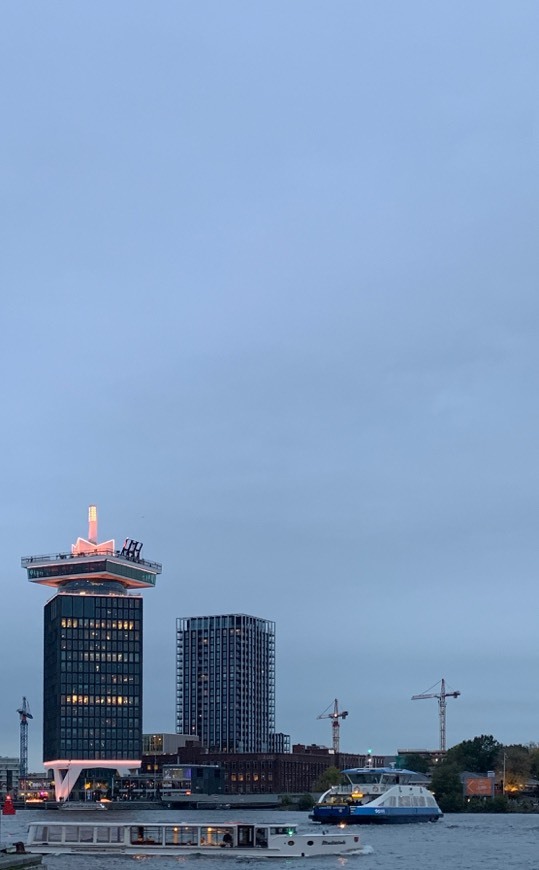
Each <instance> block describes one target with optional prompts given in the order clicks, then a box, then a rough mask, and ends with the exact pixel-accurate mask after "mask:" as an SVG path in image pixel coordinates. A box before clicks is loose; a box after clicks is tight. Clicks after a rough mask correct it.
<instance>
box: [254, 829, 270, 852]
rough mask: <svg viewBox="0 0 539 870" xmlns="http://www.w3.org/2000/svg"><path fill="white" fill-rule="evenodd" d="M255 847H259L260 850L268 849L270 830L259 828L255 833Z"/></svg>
mask: <svg viewBox="0 0 539 870" xmlns="http://www.w3.org/2000/svg"><path fill="white" fill-rule="evenodd" d="M255 846H258V847H259V848H260V849H267V847H268V829H267V828H257V829H256V831H255Z"/></svg>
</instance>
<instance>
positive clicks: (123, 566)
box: [21, 548, 162, 589]
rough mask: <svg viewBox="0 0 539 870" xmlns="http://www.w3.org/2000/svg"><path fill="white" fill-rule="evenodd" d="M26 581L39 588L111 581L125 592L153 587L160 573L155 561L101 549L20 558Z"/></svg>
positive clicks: (123, 552) (122, 552) (121, 551)
mask: <svg viewBox="0 0 539 870" xmlns="http://www.w3.org/2000/svg"><path fill="white" fill-rule="evenodd" d="M21 565H22V567H23V568H26V571H27V576H28V580H29V581H30V582H31V583H39V584H41V585H42V586H54V587H61V586H64V585H65V584H66V583H71V582H73V581H75V580H87V581H88V582H90V583H91V582H99V581H103V580H115V581H117V582H119V583H121V584H122V585H123V586H124V587H125V588H127V589H136V588H144V587H146V588H148V587H153V586H155V582H156V579H157V575H158V574H160V573H161V571H162V566H161V565H160V564H159V562H150V561H149V560H148V559H142V558H140V556H138V557H135V558H134V557H133V556H132V555H127V554H126V553H125V548H124V550H113V549H110V550H103V551H101V552H95V550H93V551H90V552H88V553H84V552H77V553H53V554H51V555H45V556H24V557H23V558H22V559H21Z"/></svg>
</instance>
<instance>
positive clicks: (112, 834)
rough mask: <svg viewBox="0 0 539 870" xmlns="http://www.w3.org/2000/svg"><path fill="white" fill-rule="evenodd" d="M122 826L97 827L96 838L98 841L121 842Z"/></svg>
mask: <svg viewBox="0 0 539 870" xmlns="http://www.w3.org/2000/svg"><path fill="white" fill-rule="evenodd" d="M121 834H122V828H117V827H115V826H114V825H112V826H110V827H109V826H108V825H105V826H104V827H102V828H101V827H99V828H96V840H97V842H98V843H121V841H122V839H123V838H122V836H121Z"/></svg>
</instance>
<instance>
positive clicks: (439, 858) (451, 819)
mask: <svg viewBox="0 0 539 870" xmlns="http://www.w3.org/2000/svg"><path fill="white" fill-rule="evenodd" d="M68 815H69V818H68V819H67V821H73V822H75V821H81V822H82V821H84V822H85V823H87V822H89V821H90V820H91V819H92V820H93V819H95V820H97V821H100V822H102V821H105V820H106V819H110V820H111V821H112V820H113V819H114V820H121V821H123V822H126V823H128V822H136V821H140V822H147V823H152V822H169V823H170V822H179V821H185V822H189V821H195V820H197V821H206V819H208V821H210V822H211V823H224V822H227V821H228V822H230V821H237V820H240V821H242V820H245V821H253V822H256V821H260V822H262V821H268V822H275V823H276V824H287V823H292V824H294V823H298V824H300V825H301V828H302V830H313V831H320V830H321V827H320V826H319V825H313V824H312V823H311V822H309V819H308V817H307V813H298V812H291V813H288V812H286V813H285V812H275V811H268V810H266V811H249V812H246V811H244V812H237V811H234V810H226V811H216V810H215V811H208V810H206V811H203V810H199V811H191V812H189V811H185V810H182V811H176V810H162V811H160V810H143V811H141V812H137V811H136V810H133V811H131V810H128V811H123V812H114V811H112V810H109V811H107V813H106V814H105V813H97V812H96V813H95V815H94V814H89V813H87V812H86V813H76V812H72V813H69V814H67V813H66V814H65V816H66V817H67V816H68ZM60 818H61V816H60V814H59V813H58V811H49V812H47V811H43V810H19V812H18V813H17V815H16V816H2V817H1V835H0V840H2V842H14V841H16V840H25V839H26V831H27V827H28V823H29V822H31V821H44V820H45V819H48V820H49V821H59V820H60ZM353 830H354V832H356V833H359V835H360V837H361V841H362V844H363V845H364V846H366V847H369V848H366V849H365V854H362V855H354V856H350V857H347V858H338V857H334V858H286V859H285V858H283V859H277V858H272V859H269V860H268V859H262V858H258V859H257V858H254V857H247V858H243V857H242V858H227V859H224V858H222V857H221V856H220V855H219V856H214V857H207V858H206V857H200V856H194V855H193V856H186V855H180V856H177V857H174V858H171V857H163V858H161V857H157V858H156V857H147V858H135V857H117V858H109V857H106V856H99V855H95V856H87V857H81V856H80V855H78V856H76V858H75V857H74V856H73V855H54V856H53V855H48V856H46V857H45V858H44V860H43V866H44V867H45V868H46V870H73V868H75V867H76V870H128V868H129V867H130V866H132V864H133V861H137V862H138V864H137V865H135V866H137V867H138V866H140V863H141V862H142V864H143V866H144V870H154V868H155V870H157V868H158V870H180V868H181V870H221V868H223V867H225V868H230V870H259V868H262V867H263V868H264V870H292V868H293V867H295V866H297V867H298V868H302V870H311V868H312V870H483V868H485V870H486V868H488V870H512V868H515V870H516V868H518V870H538V868H539V815H517V814H509V815H479V814H475V813H474V814H470V815H467V814H462V815H446V816H445V818H444V819H442V820H441V821H439V822H437V823H436V824H420V825H387V826H385V825H381V826H379V827H378V826H370V825H366V826H358V827H356V828H354V829H353ZM133 870H134V868H133ZM141 870H142V868H141Z"/></svg>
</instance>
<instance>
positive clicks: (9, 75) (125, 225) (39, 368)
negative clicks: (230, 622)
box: [0, 0, 539, 768]
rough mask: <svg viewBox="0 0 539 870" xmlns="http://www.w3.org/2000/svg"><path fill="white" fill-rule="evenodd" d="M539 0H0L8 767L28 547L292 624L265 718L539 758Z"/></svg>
mask: <svg viewBox="0 0 539 870" xmlns="http://www.w3.org/2000/svg"><path fill="white" fill-rule="evenodd" d="M538 34H539V6H538V5H537V3H536V2H535V0H506V2H497V0H477V2H473V3H470V2H469V0H456V2H452V3H447V2H434V3H433V2H432V0H424V2H420V0H411V2H402V0H336V2H327V0H326V2H317V0H294V2H290V0H259V2H249V0H244V2H238V0H227V2H223V0H212V2H209V0H208V2H207V0H197V2H182V0H174V2H169V0H161V2H157V3H150V2H139V0H115V2H114V3H110V2H104V0H92V2H80V3H72V2H70V0H56V2H50V3H42V2H37V0H28V2H23V3H21V2H16V0H7V2H5V3H4V4H3V5H2V10H1V27H0V72H1V80H2V82H3V85H2V135H1V137H0V152H1V160H0V195H1V203H2V208H1V227H0V237H1V250H2V254H1V257H0V286H1V291H2V292H1V302H0V314H1V327H2V341H1V345H0V353H1V360H2V371H3V377H2V410H3V413H2V420H3V425H2V428H1V430H0V449H1V455H2V457H3V462H2V466H1V489H2V507H1V508H0V529H1V539H2V562H1V564H2V567H1V572H2V577H1V582H2V590H3V591H2V616H1V625H2V640H3V644H2V648H3V654H2V656H1V657H0V687H1V694H2V707H1V710H0V754H3V755H11V754H17V753H18V717H17V714H16V712H15V711H16V709H17V707H18V705H19V703H20V700H21V698H22V696H23V695H26V696H27V697H28V699H29V702H30V705H31V707H32V709H33V712H34V715H35V718H34V721H33V722H32V724H31V725H30V766H31V767H32V768H39V767H40V764H41V727H42V715H41V703H42V687H41V684H42V665H41V662H42V607H43V604H44V602H45V601H46V600H47V598H48V597H49V593H48V592H47V590H45V589H41V588H40V587H33V586H32V585H31V584H29V583H28V582H27V581H26V578H25V573H24V572H23V571H22V570H21V568H20V557H21V555H28V554H31V553H35V554H37V553H47V552H55V551H59V550H67V549H69V547H70V545H71V543H73V542H74V541H75V539H76V537H77V536H78V535H83V534H85V532H86V511H87V505H88V504H90V503H92V502H95V503H97V504H98V506H99V510H100V537H101V538H103V539H105V538H108V537H115V538H116V539H117V540H118V541H119V542H121V541H122V540H123V538H124V537H126V536H130V537H133V538H136V539H138V540H141V541H143V542H144V554H145V555H146V556H147V558H150V559H155V560H158V561H161V562H162V563H163V566H164V570H163V574H162V576H161V577H160V579H159V583H158V586H157V588H156V589H155V590H153V591H148V592H147V593H146V594H145V619H146V624H145V710H144V719H145V729H146V730H174V691H175V684H174V655H175V646H174V644H175V618H176V617H178V616H190V615H196V614H201V613H221V612H234V611H239V612H245V613H250V614H254V615H256V616H261V617H264V618H267V619H274V620H275V621H276V623H277V666H278V669H277V728H278V730H281V731H285V732H287V733H290V734H291V736H292V740H293V741H294V742H308V743H311V742H315V743H320V744H326V745H329V744H330V740H331V735H330V730H331V729H330V723H329V722H328V721H320V720H317V718H316V717H317V715H318V714H319V713H320V712H322V711H323V710H324V709H325V708H326V707H327V706H328V705H329V704H331V703H332V701H333V699H334V698H338V699H339V703H340V704H341V707H343V708H346V709H348V710H349V714H350V715H349V717H348V719H347V720H346V721H345V722H344V723H343V727H342V729H341V747H342V748H343V749H344V750H346V751H350V752H362V751H365V750H366V749H367V748H372V749H373V751H374V752H381V753H391V752H394V751H395V750H396V748H397V746H410V745H411V746H414V747H418V746H419V747H427V746H428V747H435V746H436V745H437V740H438V719H437V706H436V702H435V701H421V702H411V700H410V697H411V695H412V694H414V693H418V692H421V691H424V690H425V689H427V688H428V687H430V686H431V685H432V684H434V683H436V682H437V681H438V680H439V679H440V678H441V677H442V676H445V678H446V679H447V681H448V683H449V684H450V686H451V687H453V688H454V689H459V690H460V691H461V692H462V696H461V697H460V698H459V699H458V700H456V701H453V700H452V701H449V703H448V742H449V743H450V744H451V743H455V742H457V741H459V740H462V739H464V738H467V737H473V736H474V735H476V734H480V733H493V734H494V736H495V737H497V739H499V740H501V741H503V742H518V741H522V742H527V741H530V740H538V739H539V696H538V694H537V692H536V691H535V673H536V669H537V656H538V640H537V617H536V613H537V606H538V599H539V590H538V584H537V580H538V576H539V544H538V536H537V529H538V514H539V471H538V465H537V461H536V459H537V442H538V436H539V409H538V401H537V379H538V363H539V349H538V344H537V326H538V320H539V294H538V292H537V289H538V288H537V274H538V254H537V239H538V231H539V221H538V206H537V202H538V192H539V191H538V186H539V185H538V156H537V155H538V124H537V93H538V85H539V81H538V79H539V76H538V71H539V61H538V58H537V38H538Z"/></svg>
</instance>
